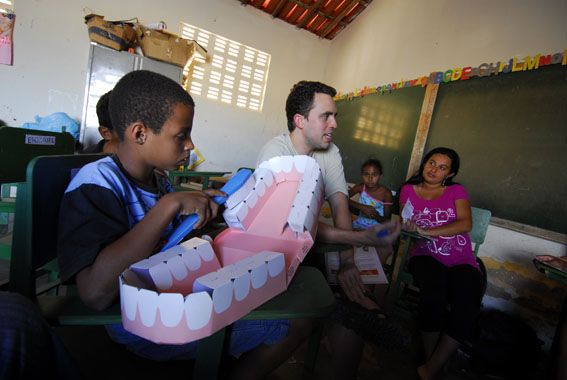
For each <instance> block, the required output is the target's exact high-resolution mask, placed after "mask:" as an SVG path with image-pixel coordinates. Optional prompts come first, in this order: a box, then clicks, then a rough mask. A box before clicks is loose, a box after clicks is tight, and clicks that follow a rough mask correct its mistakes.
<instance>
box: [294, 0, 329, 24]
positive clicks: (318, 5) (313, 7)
mask: <svg viewBox="0 0 567 380" xmlns="http://www.w3.org/2000/svg"><path fill="white" fill-rule="evenodd" d="M324 1H325V0H318V1H317V2H316V3H314V4H312V5H311V6H310V7H309V10H308V11H307V14H306V15H305V17H303V20H301V22H300V23H299V24H297V25H296V26H297V27H298V28H303V27H304V26H305V24H307V23H308V22H309V21H311V17H312V16H313V14H314V13H315V12H317V10H319V8H321V5H323V2H324Z"/></svg>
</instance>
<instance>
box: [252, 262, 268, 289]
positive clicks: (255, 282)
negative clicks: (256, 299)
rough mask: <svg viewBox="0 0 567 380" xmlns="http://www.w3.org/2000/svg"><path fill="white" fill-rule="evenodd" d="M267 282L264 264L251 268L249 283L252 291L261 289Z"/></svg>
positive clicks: (266, 269) (266, 270) (266, 271)
mask: <svg viewBox="0 0 567 380" xmlns="http://www.w3.org/2000/svg"><path fill="white" fill-rule="evenodd" d="M267 280H268V267H267V265H266V264H265V263H261V264H259V265H258V266H257V267H255V268H252V271H251V272H250V282H251V283H252V287H253V288H254V289H258V288H261V287H262V286H264V284H265V283H266V281H267Z"/></svg>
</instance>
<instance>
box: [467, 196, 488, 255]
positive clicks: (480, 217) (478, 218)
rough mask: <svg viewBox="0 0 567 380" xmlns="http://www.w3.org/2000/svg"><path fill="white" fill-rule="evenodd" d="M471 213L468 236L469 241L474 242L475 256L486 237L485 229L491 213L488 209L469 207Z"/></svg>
mask: <svg viewBox="0 0 567 380" xmlns="http://www.w3.org/2000/svg"><path fill="white" fill-rule="evenodd" d="M471 213H472V222H473V225H472V230H471V232H470V237H471V242H472V243H473V244H474V247H473V250H474V255H475V256H477V255H478V250H479V248H480V245H481V244H482V243H484V238H485V237H486V231H488V224H489V223H490V218H491V216H492V213H491V212H490V210H485V209H482V208H478V207H471Z"/></svg>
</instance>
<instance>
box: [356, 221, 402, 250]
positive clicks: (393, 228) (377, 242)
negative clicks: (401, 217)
mask: <svg viewBox="0 0 567 380" xmlns="http://www.w3.org/2000/svg"><path fill="white" fill-rule="evenodd" d="M400 229H401V228H400V223H399V222H398V221H397V220H390V221H388V222H386V223H382V224H376V225H374V226H371V227H369V228H368V229H366V230H364V231H360V232H359V233H361V234H363V235H364V236H363V239H362V240H363V241H361V243H362V245H373V246H377V247H387V246H390V245H392V243H393V242H394V240H396V239H397V238H398V236H399V235H400ZM384 230H387V231H388V234H387V235H386V236H382V237H380V236H378V234H379V233H380V232H381V231H384Z"/></svg>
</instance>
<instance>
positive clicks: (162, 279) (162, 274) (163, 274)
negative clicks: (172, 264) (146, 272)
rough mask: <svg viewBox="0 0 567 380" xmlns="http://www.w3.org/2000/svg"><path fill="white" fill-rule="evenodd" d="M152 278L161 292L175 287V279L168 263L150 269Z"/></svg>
mask: <svg viewBox="0 0 567 380" xmlns="http://www.w3.org/2000/svg"><path fill="white" fill-rule="evenodd" d="M150 276H151V277H152V280H153V281H154V284H156V287H157V288H158V289H160V290H167V289H169V288H171V286H172V285H173V278H172V277H171V272H170V271H169V268H168V267H167V264H166V263H163V262H162V263H159V264H157V265H156V266H154V267H152V268H150Z"/></svg>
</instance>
